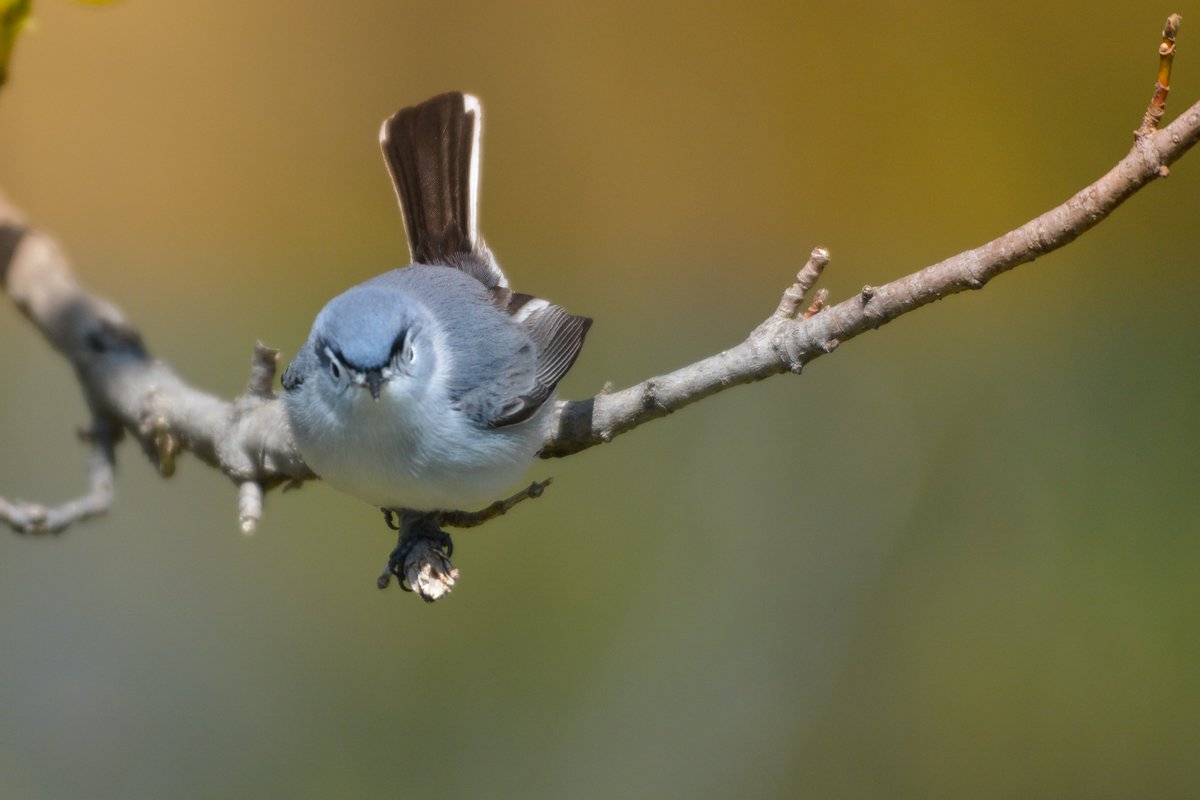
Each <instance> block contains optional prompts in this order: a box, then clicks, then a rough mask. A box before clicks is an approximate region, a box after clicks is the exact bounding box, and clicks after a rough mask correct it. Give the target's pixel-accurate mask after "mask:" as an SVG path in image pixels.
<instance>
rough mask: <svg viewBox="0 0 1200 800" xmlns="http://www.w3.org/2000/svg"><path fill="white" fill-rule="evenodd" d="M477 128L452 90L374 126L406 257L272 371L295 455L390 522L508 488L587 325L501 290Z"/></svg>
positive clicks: (340, 300)
mask: <svg viewBox="0 0 1200 800" xmlns="http://www.w3.org/2000/svg"><path fill="white" fill-rule="evenodd" d="M481 131H482V109H481V106H480V103H479V100H478V98H476V97H474V96H473V95H470V94H464V93H461V92H449V93H445V94H440V95H438V96H436V97H433V98H431V99H429V100H426V101H425V102H422V103H419V104H417V105H414V106H411V107H408V108H403V109H401V110H400V111H398V112H396V113H395V114H394V115H392V116H391V117H389V118H388V119H386V120H385V121H384V122H383V125H382V127H381V129H380V146H381V148H382V151H383V156H384V161H385V163H386V165H387V168H388V173H389V174H390V176H391V179H392V184H393V187H394V189H395V192H396V197H397V199H398V201H399V205H400V209H401V215H402V217H403V221H404V228H405V232H406V235H407V239H408V246H409V251H410V255H411V261H412V263H411V264H409V265H408V266H405V267H400V268H397V269H392V270H389V271H387V272H384V273H382V274H380V275H377V276H376V277H373V278H371V279H370V280H367V281H365V282H363V283H359V284H357V285H355V286H353V287H351V288H349V289H347V290H346V291H345V292H343V293H342V294H339V295H338V296H336V297H334V298H333V299H332V300H330V301H329V302H328V303H327V304H326V305H325V306H324V307H323V308H322V309H321V310H320V312H319V313H318V314H317V315H316V318H315V320H314V322H313V325H312V329H311V331H310V333H309V335H308V338H307V339H306V341H305V342H304V344H303V345H302V346H301V347H300V348H299V349H298V351H297V353H296V356H295V357H294V358H293V360H292V361H291V363H290V364H289V365H288V367H287V369H286V370H285V372H284V374H283V378H282V385H283V400H284V406H285V409H286V416H287V419H288V422H289V424H290V427H291V431H292V435H293V438H294V441H295V444H296V447H297V449H298V450H299V452H300V454H301V455H302V456H303V458H304V460H305V462H306V463H307V464H308V465H309V467H311V468H312V470H313V471H314V472H315V473H316V474H317V475H318V476H319V477H320V478H321V479H322V480H323V481H324V482H326V483H328V484H329V485H330V486H332V487H334V488H335V489H338V490H340V491H342V492H345V493H347V494H350V495H352V496H354V497H357V498H359V499H361V500H364V501H366V502H368V503H371V504H373V505H375V506H378V507H379V508H381V509H383V510H384V515H385V517H387V518H388V519H389V522H390V519H391V517H390V512H401V513H404V514H409V515H410V516H411V515H414V514H415V515H416V516H417V517H420V516H421V515H433V514H437V513H439V512H443V511H451V510H468V509H471V508H475V507H477V506H479V505H481V504H484V503H487V502H490V501H492V500H495V499H496V497H497V496H498V495H499V494H500V493H501V492H503V491H505V490H506V489H509V488H511V487H512V486H514V485H515V484H516V483H517V482H518V481H519V480H520V479H521V478H522V476H523V475H524V474H525V473H526V472H527V471H528V470H529V468H530V466H531V465H532V463H533V461H534V459H535V458H536V457H537V454H538V451H539V450H540V449H541V447H542V445H543V443H544V441H545V439H546V436H547V435H548V432H549V429H550V425H551V422H552V415H553V413H554V399H555V388H556V386H557V385H558V383H559V381H560V380H561V379H562V378H563V376H564V375H566V373H567V371H568V370H569V369H570V368H571V366H572V365H573V364H574V363H575V360H576V358H577V357H578V355H579V352H580V349H581V348H582V346H583V341H584V337H585V336H586V334H587V332H588V330H589V328H590V327H591V324H592V320H591V319H590V318H587V317H582V316H576V315H573V314H570V313H568V312H567V311H566V310H565V309H563V308H562V307H561V306H558V305H555V304H554V303H551V302H549V301H547V300H544V299H541V298H538V297H534V296H533V295H529V294H523V293H519V292H514V291H513V290H512V289H511V287H510V285H509V282H508V278H507V277H506V276H505V274H504V272H503V270H501V268H500V264H499V263H498V262H497V260H496V258H495V256H493V254H492V252H491V250H489V249H488V247H487V245H486V244H485V243H484V240H483V238H482V237H481V236H480V233H479V229H478V225H477V216H478V205H479V162H480V135H481ZM418 527H422V526H418ZM423 527H424V528H425V529H432V530H434V531H435V532H437V533H440V531H437V526H436V525H433V526H430V525H425V526H423ZM403 536H404V534H403V533H402V534H401V538H402V539H403ZM394 555H395V554H394Z"/></svg>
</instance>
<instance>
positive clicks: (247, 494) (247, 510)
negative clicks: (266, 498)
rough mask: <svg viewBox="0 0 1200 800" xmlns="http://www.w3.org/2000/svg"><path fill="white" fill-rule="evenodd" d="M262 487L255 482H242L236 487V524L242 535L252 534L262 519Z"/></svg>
mask: <svg viewBox="0 0 1200 800" xmlns="http://www.w3.org/2000/svg"><path fill="white" fill-rule="evenodd" d="M262 513H263V487H262V484H261V483H258V482H257V481H243V482H242V483H241V484H239V485H238V524H239V525H240V527H241V529H242V533H244V534H245V535H247V536H249V535H250V534H252V533H254V531H255V529H256V528H257V527H258V523H259V521H260V520H261V519H262Z"/></svg>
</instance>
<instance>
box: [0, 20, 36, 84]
mask: <svg viewBox="0 0 1200 800" xmlns="http://www.w3.org/2000/svg"><path fill="white" fill-rule="evenodd" d="M29 5H30V0H0V86H3V85H4V83H5V81H7V80H8V56H9V54H11V53H12V48H13V42H15V41H16V40H17V34H18V33H20V32H21V29H22V28H24V27H25V23H27V22H28V21H29Z"/></svg>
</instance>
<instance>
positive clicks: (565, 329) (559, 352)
mask: <svg viewBox="0 0 1200 800" xmlns="http://www.w3.org/2000/svg"><path fill="white" fill-rule="evenodd" d="M508 312H509V314H511V315H512V317H513V319H515V320H516V321H517V322H518V323H519V324H520V325H521V326H522V327H523V328H525V330H526V332H527V333H528V334H529V338H530V339H532V340H533V344H534V348H535V349H536V351H537V366H536V368H535V371H534V375H533V385H532V387H530V388H529V389H528V390H527V391H525V392H522V393H521V394H519V395H517V396H515V397H512V398H509V399H508V400H507V401H505V402H504V403H502V404H501V406H500V408H499V409H497V411H496V413H495V415H494V416H493V417H492V419H490V420H489V421H488V426H489V427H492V428H500V427H503V426H505V425H515V424H516V423H518V422H524V421H525V420H527V419H529V418H530V417H532V416H533V415H534V414H535V413H537V410H538V409H539V408H541V407H542V405H543V404H544V403H545V402H546V401H547V400H548V399H550V396H551V395H552V394H553V393H554V388H555V387H556V386H558V382H559V381H560V380H562V378H563V376H564V375H566V374H567V370H569V369H570V368H571V365H572V364H574V363H575V359H576V358H578V357H579V351H580V349H581V348H582V347H583V339H584V337H585V336H586V335H587V332H588V329H589V328H590V327H591V326H592V321H591V319H589V318H587V317H577V316H575V315H574V314H571V313H569V312H567V311H566V309H564V308H563V307H562V306H556V305H554V304H553V303H551V302H548V301H546V300H542V299H541V298H537V297H533V296H532V295H528V294H514V295H513V296H512V300H511V301H510V302H509V305H508Z"/></svg>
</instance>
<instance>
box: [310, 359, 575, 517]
mask: <svg viewBox="0 0 1200 800" xmlns="http://www.w3.org/2000/svg"><path fill="white" fill-rule="evenodd" d="M382 389H383V390H382V392H381V393H380V397H379V400H378V401H376V400H374V399H373V398H372V397H371V395H370V393H369V392H367V391H365V390H363V389H360V388H359V387H354V386H352V387H349V389H348V390H347V391H346V392H345V393H343V394H342V395H341V396H340V397H338V398H337V409H336V412H334V410H333V409H331V408H329V407H327V406H326V405H325V404H324V403H306V404H305V408H306V412H305V413H304V414H302V415H297V414H293V420H292V421H293V432H294V434H295V437H296V444H297V446H299V448H300V452H301V453H302V454H303V455H304V458H305V460H306V461H307V462H308V464H309V466H310V467H312V468H313V470H314V471H315V472H316V473H317V474H318V475H320V476H321V478H322V480H324V481H325V482H326V483H328V484H329V485H331V486H333V487H334V488H336V489H339V490H341V491H344V492H346V493H347V494H352V495H354V496H356V497H359V498H361V499H363V500H366V501H367V502H369V503H371V504H373V505H376V506H380V507H382V508H408V509H413V510H416V511H434V510H465V511H471V510H475V509H477V508H481V507H482V506H484V505H486V504H487V503H490V502H491V501H493V500H496V499H499V498H500V497H502V496H503V494H504V493H505V492H506V491H507V490H509V489H511V488H513V486H514V484H515V483H517V481H519V480H520V479H521V477H522V476H523V475H524V474H525V472H526V471H527V470H528V469H529V467H530V466H531V465H532V463H533V460H534V458H535V457H536V455H537V451H538V449H539V448H540V447H541V446H542V442H543V441H544V438H545V434H546V430H547V426H548V424H549V421H550V414H551V413H552V409H553V406H554V403H553V402H547V403H546V404H545V405H544V406H543V407H542V408H541V409H540V410H539V411H538V412H537V414H535V415H534V416H533V417H532V418H531V419H529V420H528V421H526V422H523V423H520V424H518V425H512V426H507V427H503V428H480V427H479V426H478V425H477V424H476V423H473V422H472V421H471V420H469V419H468V418H466V417H465V416H464V415H463V414H462V413H461V412H459V411H457V410H454V409H452V408H451V407H450V404H449V402H448V401H447V399H446V398H445V396H444V390H443V387H441V386H440V385H438V384H437V383H436V382H434V383H431V384H430V385H428V386H426V387H424V389H423V390H422V391H420V392H416V391H414V390H413V387H412V386H411V385H410V384H407V383H406V382H405V381H404V380H403V379H399V380H393V381H389V382H388V383H386V384H384V386H383V387H382ZM306 417H307V418H306Z"/></svg>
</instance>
